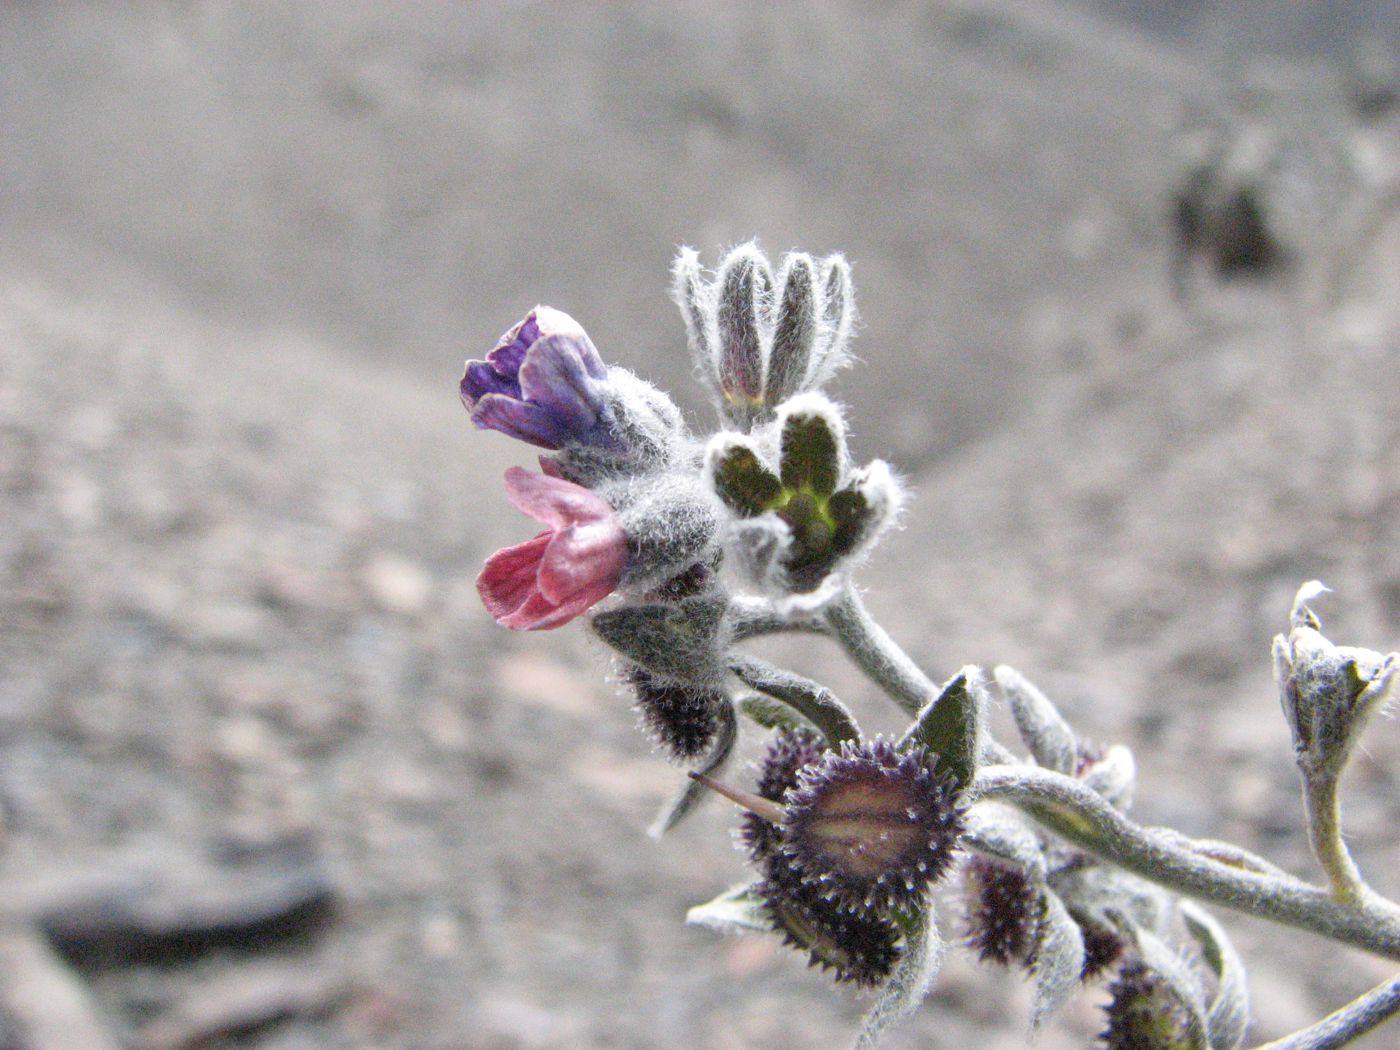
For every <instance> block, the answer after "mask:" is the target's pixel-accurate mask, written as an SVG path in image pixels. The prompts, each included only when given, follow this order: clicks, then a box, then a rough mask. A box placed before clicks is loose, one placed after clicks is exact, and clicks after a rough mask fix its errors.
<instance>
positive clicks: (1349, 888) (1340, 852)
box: [1303, 774, 1367, 904]
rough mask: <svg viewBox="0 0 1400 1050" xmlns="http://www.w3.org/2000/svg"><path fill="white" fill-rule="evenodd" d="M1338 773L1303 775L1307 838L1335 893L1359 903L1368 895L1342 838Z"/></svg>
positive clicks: (1347, 902) (1333, 894) (1334, 894)
mask: <svg viewBox="0 0 1400 1050" xmlns="http://www.w3.org/2000/svg"><path fill="white" fill-rule="evenodd" d="M1337 784H1338V778H1337V777H1336V776H1329V775H1322V774H1317V775H1313V776H1308V775H1306V774H1305V775H1304V776H1303V800H1304V804H1305V806H1306V807H1307V811H1308V838H1309V839H1310V840H1311V841H1312V848H1313V853H1314V854H1315V855H1316V856H1317V860H1318V863H1319V864H1321V865H1322V870H1323V871H1325V872H1326V873H1327V881H1328V883H1330V884H1331V886H1332V896H1333V897H1335V898H1336V899H1337V900H1339V901H1341V902H1343V903H1345V904H1358V903H1360V902H1361V901H1362V900H1363V899H1365V897H1366V895H1367V889H1366V884H1365V883H1364V882H1362V880H1361V872H1360V871H1358V870H1357V867H1356V862H1355V861H1353V860H1352V859H1351V852H1350V851H1349V850H1348V849H1347V846H1346V843H1345V842H1344V841H1343V840H1342V804H1341V798H1340V796H1339V794H1338V791H1337Z"/></svg>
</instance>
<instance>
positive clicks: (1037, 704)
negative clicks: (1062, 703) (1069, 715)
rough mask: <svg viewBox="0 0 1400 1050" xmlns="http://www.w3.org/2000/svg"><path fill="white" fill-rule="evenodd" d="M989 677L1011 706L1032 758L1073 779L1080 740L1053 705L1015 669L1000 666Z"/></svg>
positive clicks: (1012, 713)
mask: <svg viewBox="0 0 1400 1050" xmlns="http://www.w3.org/2000/svg"><path fill="white" fill-rule="evenodd" d="M992 674H993V675H994V676H995V678H996V681H997V685H999V686H1000V687H1001V691H1002V692H1003V693H1004V694H1005V695H1006V699H1007V701H1008V702H1009V703H1010V705H1011V715H1012V717H1013V718H1015V719H1016V729H1017V731H1019V732H1020V734H1021V739H1022V740H1023V741H1025V744H1026V747H1028V748H1029V749H1030V752H1031V756H1032V757H1033V758H1034V759H1035V760H1036V762H1037V763H1039V764H1040V765H1042V766H1044V767H1045V768H1046V769H1053V770H1054V771H1055V772H1056V773H1063V774H1065V776H1070V777H1072V776H1074V772H1075V769H1076V767H1077V766H1078V765H1079V740H1078V738H1077V737H1076V736H1075V734H1074V730H1073V729H1071V728H1070V727H1069V723H1068V722H1066V721H1065V720H1064V718H1063V717H1062V716H1061V715H1060V712H1059V711H1058V710H1057V709H1056V708H1055V705H1054V704H1053V703H1051V702H1050V700H1049V698H1048V697H1047V696H1046V695H1045V694H1044V693H1042V692H1041V691H1040V690H1039V689H1037V688H1036V687H1035V686H1034V685H1032V684H1031V683H1030V681H1029V680H1028V679H1027V678H1026V677H1025V676H1024V675H1022V674H1021V672H1019V671H1017V670H1015V669H1014V668H1011V667H1007V666H1006V665H1005V664H1002V665H1001V666H999V667H997V668H996V669H995V670H994V671H993V672H992Z"/></svg>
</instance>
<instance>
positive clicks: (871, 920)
mask: <svg viewBox="0 0 1400 1050" xmlns="http://www.w3.org/2000/svg"><path fill="white" fill-rule="evenodd" d="M764 868H765V871H766V873H767V876H768V877H767V878H764V879H763V880H762V881H760V882H759V884H758V887H757V892H758V895H759V896H760V897H762V898H763V902H764V911H765V912H766V914H767V916H768V919H769V921H770V922H772V924H773V928H774V929H775V930H777V931H778V932H779V933H781V934H782V936H783V943H784V944H785V945H787V946H788V947H791V948H796V949H797V950H799V951H805V952H806V953H807V965H808V966H820V967H821V968H822V969H823V970H832V971H834V972H835V975H836V981H837V983H841V982H846V981H849V982H851V983H852V984H857V985H860V986H861V987H865V988H868V987H872V986H874V985H877V984H879V983H880V982H881V981H883V980H884V979H885V978H886V977H888V976H889V975H890V971H891V970H893V969H894V964H895V963H896V962H897V961H898V960H899V956H900V954H901V950H902V949H901V948H900V944H899V928H898V927H897V926H895V924H894V923H892V922H890V921H888V920H887V919H882V918H880V917H879V916H877V915H857V914H853V913H851V912H849V911H846V910H845V909H843V908H841V907H840V906H839V905H838V904H836V903H835V902H833V901H831V900H830V899H828V898H827V897H826V896H824V895H823V894H822V892H821V891H820V890H819V889H818V888H816V887H814V886H811V885H809V884H807V883H805V882H803V881H802V879H801V877H800V876H799V875H798V874H797V872H796V871H794V870H793V869H792V868H791V867H790V866H789V865H788V863H787V861H786V858H785V857H784V856H783V855H782V854H781V853H774V854H772V855H771V856H770V857H769V858H768V860H767V862H766V863H765V865H764Z"/></svg>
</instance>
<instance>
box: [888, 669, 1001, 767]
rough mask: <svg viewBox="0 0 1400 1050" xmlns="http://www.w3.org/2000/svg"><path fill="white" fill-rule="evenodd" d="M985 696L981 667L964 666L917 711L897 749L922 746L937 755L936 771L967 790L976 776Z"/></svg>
mask: <svg viewBox="0 0 1400 1050" xmlns="http://www.w3.org/2000/svg"><path fill="white" fill-rule="evenodd" d="M986 696H987V690H986V686H985V685H983V684H982V671H981V668H978V667H975V666H973V665H968V666H967V667H964V668H963V669H962V670H961V671H959V672H958V673H957V674H956V675H954V676H953V678H952V679H951V680H950V681H949V682H948V684H947V685H945V686H944V687H943V691H942V692H941V693H939V695H938V698H937V699H936V700H933V701H931V702H930V703H929V704H928V705H927V706H925V708H924V709H923V710H922V711H920V712H919V717H918V718H916V719H915V720H914V724H913V725H911V726H910V727H909V730H908V732H906V733H905V734H904V737H903V738H902V739H901V740H900V742H899V748H900V750H906V749H908V748H910V747H914V746H917V745H919V744H922V745H923V746H924V747H926V748H928V750H929V752H930V754H935V755H937V756H938V765H937V767H936V768H937V769H938V770H939V771H940V772H943V773H947V774H948V775H949V776H950V777H952V778H953V780H955V781H956V782H957V784H958V787H959V788H966V787H967V786H968V785H969V784H971V783H972V778H973V777H974V776H975V775H976V773H977V758H978V751H979V749H980V747H981V741H982V720H983V718H984V717H985V711H986Z"/></svg>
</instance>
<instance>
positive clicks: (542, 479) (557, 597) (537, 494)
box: [476, 467, 627, 631]
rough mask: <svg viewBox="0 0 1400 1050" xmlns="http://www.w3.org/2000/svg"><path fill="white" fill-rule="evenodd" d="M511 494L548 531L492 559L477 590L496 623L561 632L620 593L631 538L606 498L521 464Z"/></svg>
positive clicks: (509, 481) (510, 481) (509, 475)
mask: <svg viewBox="0 0 1400 1050" xmlns="http://www.w3.org/2000/svg"><path fill="white" fill-rule="evenodd" d="M506 494H507V495H508V496H509V497H510V501H511V502H512V503H514V504H515V505H516V506H517V507H519V508H520V509H521V510H522V511H524V512H525V513H526V514H528V515H530V517H532V518H534V519H535V520H536V521H538V522H542V523H543V524H545V525H548V526H549V528H548V529H546V530H545V531H544V532H542V533H540V534H539V535H538V536H536V537H535V538H534V539H532V540H527V541H526V542H524V543H520V544H517V545H516V546H514V547H507V548H505V549H504V550H499V551H497V552H496V553H495V554H493V555H491V557H489V558H487V559H486V565H485V567H484V568H483V569H482V570H481V575H480V576H478V577H477V578H476V589H477V591H478V592H479V593H480V594H481V601H482V603H483V604H484V605H485V606H486V611H487V612H489V613H490V614H491V615H492V617H494V618H495V620H496V622H497V623H498V624H500V625H501V626H502V627H509V628H510V629H511V630H512V631H545V630H549V629H550V628H553V627H561V626H563V625H564V624H566V623H568V622H569V621H570V620H572V619H573V618H574V617H575V616H578V615H579V614H580V613H582V612H584V611H585V610H586V609H588V608H590V607H591V606H594V605H596V604H597V603H598V602H600V601H602V600H603V599H604V598H606V597H607V596H608V595H609V594H611V593H612V592H613V590H614V589H616V587H617V583H618V580H620V579H621V578H622V570H623V569H624V568H625V567H626V565H627V536H626V534H625V533H624V532H623V531H622V526H620V525H619V524H618V523H617V519H616V518H615V517H614V516H613V509H612V507H611V506H609V505H608V503H607V501H606V500H604V499H603V498H602V497H601V496H598V495H597V494H596V493H593V492H590V491H589V490H588V489H586V488H584V487H583V486H581V485H575V484H574V483H573V482H572V481H565V480H564V479H563V478H556V477H549V476H546V475H544V474H532V473H530V472H529V471H528V470H522V469H520V468H519V467H511V468H510V469H509V470H508V471H506Z"/></svg>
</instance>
